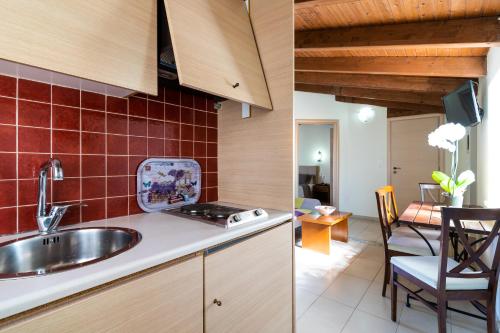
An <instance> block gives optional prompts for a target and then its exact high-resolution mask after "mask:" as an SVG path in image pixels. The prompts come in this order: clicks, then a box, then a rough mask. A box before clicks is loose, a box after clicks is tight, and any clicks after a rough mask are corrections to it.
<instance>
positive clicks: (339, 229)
mask: <svg viewBox="0 0 500 333" xmlns="http://www.w3.org/2000/svg"><path fill="white" fill-rule="evenodd" d="M350 216H352V213H347V212H334V213H332V214H331V215H328V216H321V215H320V216H318V215H310V214H305V215H302V216H299V217H298V219H299V221H301V222H302V247H303V248H305V249H310V250H313V251H316V252H321V253H324V254H328V255H329V254H330V251H331V245H330V239H334V240H338V241H341V242H345V243H347V241H348V240H349V217H350Z"/></svg>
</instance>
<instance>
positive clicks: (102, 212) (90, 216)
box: [82, 199, 106, 222]
mask: <svg viewBox="0 0 500 333" xmlns="http://www.w3.org/2000/svg"><path fill="white" fill-rule="evenodd" d="M83 203H84V204H86V205H87V206H86V207H82V222H88V221H96V220H102V219H104V218H106V200H105V199H97V200H84V201H83Z"/></svg>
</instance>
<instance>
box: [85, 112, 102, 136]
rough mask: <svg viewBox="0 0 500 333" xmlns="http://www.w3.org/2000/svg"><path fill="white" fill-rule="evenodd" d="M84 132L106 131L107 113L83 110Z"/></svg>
mask: <svg viewBox="0 0 500 333" xmlns="http://www.w3.org/2000/svg"><path fill="white" fill-rule="evenodd" d="M81 113H82V131H88V132H104V131H105V129H106V123H105V113H104V112H98V111H90V110H82V111H81Z"/></svg>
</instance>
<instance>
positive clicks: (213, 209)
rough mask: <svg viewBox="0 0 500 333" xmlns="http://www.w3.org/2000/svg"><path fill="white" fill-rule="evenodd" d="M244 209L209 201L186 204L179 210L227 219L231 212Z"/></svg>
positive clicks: (211, 217)
mask: <svg viewBox="0 0 500 333" xmlns="http://www.w3.org/2000/svg"><path fill="white" fill-rule="evenodd" d="M243 211H244V209H239V208H234V207H227V206H221V205H215V204H208V203H202V204H191V205H186V206H182V207H181V208H180V209H179V212H180V213H182V214H185V215H191V216H200V217H205V218H208V219H211V220H218V219H224V220H226V219H227V218H228V217H229V216H230V215H231V214H235V213H239V212H243Z"/></svg>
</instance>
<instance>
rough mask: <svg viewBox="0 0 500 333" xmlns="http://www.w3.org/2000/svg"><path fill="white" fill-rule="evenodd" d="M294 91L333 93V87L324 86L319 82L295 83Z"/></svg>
mask: <svg viewBox="0 0 500 333" xmlns="http://www.w3.org/2000/svg"><path fill="white" fill-rule="evenodd" d="M295 91H305V92H312V93H318V94H331V95H333V87H330V86H324V85H320V84H304V83H295Z"/></svg>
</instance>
